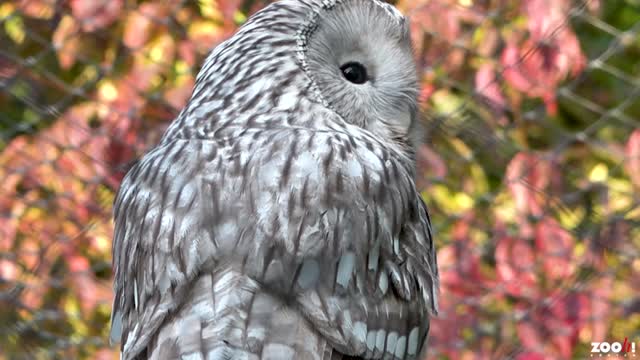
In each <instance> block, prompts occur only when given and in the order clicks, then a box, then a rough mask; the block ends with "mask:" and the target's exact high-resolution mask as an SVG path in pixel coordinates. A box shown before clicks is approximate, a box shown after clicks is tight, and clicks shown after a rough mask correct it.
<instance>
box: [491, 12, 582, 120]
mask: <svg viewBox="0 0 640 360" xmlns="http://www.w3.org/2000/svg"><path fill="white" fill-rule="evenodd" d="M566 5H567V2H566V1H560V0H553V1H552V0H526V1H525V2H524V3H523V11H524V13H525V14H526V15H527V17H528V20H529V21H528V28H529V34H530V38H529V39H527V40H526V41H525V42H524V43H522V44H520V45H518V44H517V43H515V42H514V41H513V40H511V39H508V40H507V46H506V47H505V49H504V50H503V53H502V57H501V63H502V66H503V67H504V77H505V79H506V81H507V82H508V83H509V84H511V86H513V87H514V88H515V89H516V90H519V91H521V92H523V93H525V94H526V95H528V96H530V97H539V98H542V99H543V100H544V102H545V104H546V105H547V111H548V112H549V113H551V114H553V113H555V112H556V101H555V91H556V88H557V87H558V85H559V84H560V82H562V81H563V80H564V79H565V78H567V77H568V76H569V75H571V76H575V75H577V74H578V73H579V72H581V71H582V69H584V67H585V64H586V58H585V56H584V54H583V53H582V50H581V49H580V43H579V41H578V38H577V37H576V35H575V33H573V31H572V30H571V28H570V27H569V26H567V22H568V19H567V6H566Z"/></svg>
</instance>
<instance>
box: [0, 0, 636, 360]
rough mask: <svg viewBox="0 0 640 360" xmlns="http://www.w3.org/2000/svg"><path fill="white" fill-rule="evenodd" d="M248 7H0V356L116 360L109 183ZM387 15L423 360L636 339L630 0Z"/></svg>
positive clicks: (550, 355) (493, 3)
mask: <svg viewBox="0 0 640 360" xmlns="http://www.w3.org/2000/svg"><path fill="white" fill-rule="evenodd" d="M264 5H266V4H265V3H263V2H259V1H256V0H218V1H215V0H209V1H206V0H201V1H181V2H178V1H174V2H165V1H156V0H152V1H133V0H113V1H107V0H98V1H93V2H90V1H73V0H71V1H60V0H59V1H56V0H32V1H28V0H20V1H9V2H7V1H2V2H0V179H1V180H2V186H1V189H0V304H1V305H2V306H0V358H6V359H54V358H89V359H111V358H117V347H111V346H109V344H108V343H107V340H106V339H107V338H108V336H107V335H108V330H109V324H108V321H109V315H110V308H111V299H112V293H111V260H110V259H111V258H110V252H111V233H112V222H111V218H110V211H111V205H112V201H113V198H114V194H115V191H116V190H117V187H118V184H119V181H120V180H121V178H122V176H123V174H124V173H125V172H126V170H127V169H128V167H129V166H130V164H131V163H132V162H133V161H135V159H136V158H137V157H139V156H140V155H141V154H143V153H144V151H145V150H146V149H148V148H149V147H151V146H152V145H153V144H154V143H155V142H157V141H158V139H159V137H160V136H161V135H162V132H163V130H164V129H165V128H166V126H167V125H168V123H169V122H170V121H171V120H172V118H173V117H174V116H175V115H176V114H177V113H178V111H179V110H180V109H181V107H182V106H183V105H184V104H185V102H186V101H187V100H188V98H189V96H190V93H191V90H192V87H193V84H194V78H195V75H196V74H197V70H198V68H199V65H200V64H201V62H202V60H203V58H204V56H205V55H206V54H207V52H208V51H209V50H210V49H211V48H212V47H213V46H215V45H216V44H218V43H219V42H221V41H222V40H223V39H225V38H227V37H228V36H230V35H231V34H232V33H233V32H234V31H235V30H236V29H237V28H238V26H239V25H241V24H242V23H243V22H244V21H245V20H246V18H247V16H249V14H251V13H253V12H255V11H256V10H258V9H259V8H261V7H263V6H264ZM396 5H397V6H398V7H399V8H400V9H401V10H402V11H403V12H405V13H406V14H408V15H409V16H410V17H411V18H412V35H413V40H414V44H415V52H416V58H417V60H418V64H419V70H420V75H421V79H422V81H423V83H422V91H421V94H420V97H421V99H420V100H421V104H422V114H423V122H424V126H425V128H426V137H425V145H424V146H422V147H421V149H420V153H419V178H418V183H419V186H420V189H422V192H423V196H424V197H425V199H426V201H427V204H428V205H429V207H430V210H431V213H432V215H433V222H434V226H435V232H436V242H437V246H438V248H439V252H438V259H439V266H440V273H441V277H442V286H441V308H442V309H441V313H440V315H439V316H438V318H437V320H435V321H434V323H433V325H432V334H431V337H430V344H431V346H430V349H431V350H430V355H429V358H433V359H446V358H449V359H498V358H499V359H566V358H574V359H583V358H589V357H590V356H592V355H593V356H597V355H599V354H592V353H591V350H592V349H591V348H592V347H591V342H594V341H596V342H603V341H606V342H615V341H619V342H621V343H622V342H623V341H624V339H625V338H627V339H628V340H629V341H632V342H636V343H638V342H639V341H640V331H639V330H638V329H640V257H639V256H638V255H639V250H640V227H638V225H639V222H640V196H639V195H638V190H640V2H638V1H637V0H607V1H604V0H582V1H570V0H522V1H516V0H455V1H454V0H399V1H398V2H397V3H396ZM636 351H638V352H639V353H638V356H640V348H638V349H637V350H636ZM602 355H605V356H606V355H618V356H620V357H621V358H622V357H624V356H625V354H623V353H620V354H616V353H614V352H610V353H609V354H607V353H602ZM627 355H629V356H631V355H635V353H633V354H632V353H630V354H627ZM609 358H610V357H609Z"/></svg>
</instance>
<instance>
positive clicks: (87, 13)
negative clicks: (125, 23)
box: [71, 0, 123, 32]
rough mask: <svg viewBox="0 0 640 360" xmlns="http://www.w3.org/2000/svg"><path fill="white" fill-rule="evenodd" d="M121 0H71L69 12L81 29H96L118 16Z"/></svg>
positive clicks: (108, 23)
mask: <svg viewBox="0 0 640 360" xmlns="http://www.w3.org/2000/svg"><path fill="white" fill-rule="evenodd" d="M122 2H123V0H93V1H87V0H71V12H72V13H73V16H75V17H76V19H78V21H80V24H81V26H82V30H84V31H87V32H92V31H96V30H99V29H102V28H104V27H106V26H109V25H110V24H111V23H113V22H114V21H115V20H116V19H118V17H119V16H120V12H121V11H122Z"/></svg>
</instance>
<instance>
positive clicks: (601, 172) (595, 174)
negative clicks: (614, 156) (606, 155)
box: [589, 163, 609, 182]
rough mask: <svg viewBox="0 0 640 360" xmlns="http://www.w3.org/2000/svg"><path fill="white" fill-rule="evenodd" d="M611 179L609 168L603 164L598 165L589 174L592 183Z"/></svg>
mask: <svg viewBox="0 0 640 360" xmlns="http://www.w3.org/2000/svg"><path fill="white" fill-rule="evenodd" d="M607 177H609V168H607V165H605V164H603V163H598V164H597V165H596V166H594V167H593V169H591V172H589V181H591V182H604V181H606V180H607Z"/></svg>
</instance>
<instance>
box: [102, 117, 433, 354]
mask: <svg viewBox="0 0 640 360" xmlns="http://www.w3.org/2000/svg"><path fill="white" fill-rule="evenodd" d="M399 156H400V155H398V154H397V153H394V152H392V151H391V150H388V149H387V148H385V146H383V144H379V143H376V140H375V139H374V138H372V137H369V136H368V135H366V134H364V135H362V136H352V135H347V134H346V133H341V132H336V131H319V130H310V129H268V130H267V129H265V130H262V129H244V130H242V131H240V132H239V133H234V134H233V136H228V137H222V136H221V137H219V138H211V139H201V140H181V139H173V140H167V141H165V142H164V143H163V144H162V145H161V146H159V147H158V148H156V149H155V150H153V151H152V152H150V153H149V154H147V155H146V156H145V157H144V158H143V159H142V160H141V161H140V162H138V164H136V166H135V167H134V168H133V169H132V170H131V171H130V172H129V174H127V176H126V177H125V179H124V181H123V184H122V187H121V190H120V192H119V193H118V196H117V198H116V203H115V226H116V227H115V234H114V260H113V261H114V268H115V283H114V287H115V293H116V295H115V299H114V309H113V313H112V340H113V341H117V340H120V341H121V342H122V352H123V359H133V358H135V357H136V356H138V355H140V356H141V357H153V356H152V355H153V354H156V355H158V354H180V355H186V354H191V353H195V352H197V353H199V354H201V355H205V357H206V355H207V354H208V355H209V356H212V358H225V357H224V356H228V355H229V354H235V355H238V356H240V355H242V356H241V357H242V358H260V357H263V358H268V357H269V354H289V355H290V356H291V357H289V358H291V359H295V358H300V356H303V355H301V354H307V355H304V356H305V358H318V359H322V358H330V357H331V356H334V357H335V356H336V353H335V350H337V351H339V352H341V353H343V354H347V355H357V356H362V357H367V358H381V357H382V356H383V354H385V353H386V354H387V357H389V356H390V355H391V354H394V356H395V357H396V358H405V357H406V358H415V356H416V354H417V353H418V352H419V351H420V348H421V347H422V343H423V340H424V338H425V336H426V334H427V332H428V321H429V313H430V312H435V311H436V307H437V304H436V289H437V269H436V263H435V251H434V249H433V244H432V240H431V235H430V223H429V218H428V215H427V212H426V208H425V207H424V203H423V202H422V200H421V199H420V196H419V194H418V193H417V191H416V190H415V186H414V185H413V179H412V177H411V171H410V170H409V169H407V168H406V167H405V166H404V165H403V164H406V163H407V162H406V161H405V159H401V158H400V157H399ZM265 309H266V310H265ZM197 324H199V325H198V326H196V325H197ZM194 349H195V350H194ZM312 353H313V354H315V357H311V356H310V354H312ZM216 354H219V355H220V357H215V356H214V355H216ZM405 354H406V355H405ZM249 355H252V356H253V357H252V356H249ZM167 356H169V355H167ZM283 356H284V355H283ZM169 357H170V356H169ZM280 358H287V356H284V357H280ZM392 358H393V357H392Z"/></svg>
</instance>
